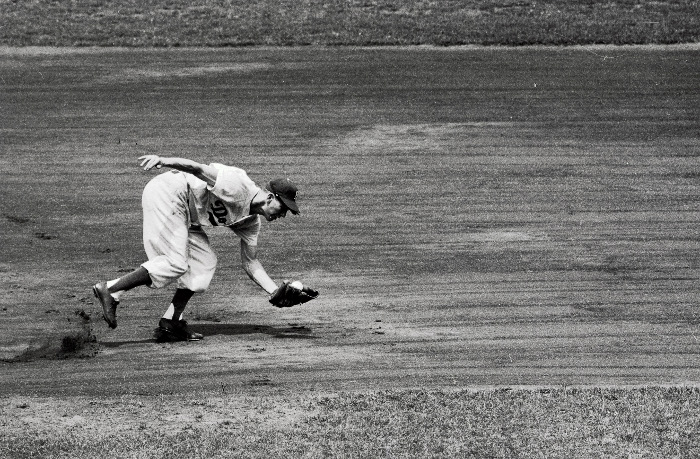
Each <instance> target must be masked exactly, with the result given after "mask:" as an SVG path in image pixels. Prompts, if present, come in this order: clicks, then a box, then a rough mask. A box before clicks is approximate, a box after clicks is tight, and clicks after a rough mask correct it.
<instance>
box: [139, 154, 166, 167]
mask: <svg viewBox="0 0 700 459" xmlns="http://www.w3.org/2000/svg"><path fill="white" fill-rule="evenodd" d="M139 160H141V167H143V170H145V171H150V170H151V169H153V168H154V167H155V168H156V169H160V168H161V167H163V161H162V160H161V158H160V156H158V155H144V156H141V157H139Z"/></svg>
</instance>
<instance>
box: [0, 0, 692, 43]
mask: <svg viewBox="0 0 700 459" xmlns="http://www.w3.org/2000/svg"><path fill="white" fill-rule="evenodd" d="M0 18H2V28H0V44H4V45H13V46H26V45H34V46H146V47H148V46H247V45H280V46H290V45H312V44H313V45H332V46H348V45H353V46H367V45H422V44H429V45H439V46H451V45H465V44H476V45H515V46H518V45H532V44H549V45H579V44H601V43H607V44H617V45H621V44H642V43H655V44H663V43H695V42H698V41H699V40H700V19H699V18H700V6H698V2H697V1H694V0H672V1H671V0H663V1H653V2H652V1H627V0H625V1H608V0H588V1H571V0H546V1H528V0H524V1H502V0H501V1H494V0H474V1H456V0H442V1H436V2H429V1H424V0H410V1H400V2H399V1H388V0H352V1H346V0H306V1H289V0H285V1H278V0H262V1H255V2H251V1H243V0H195V1H191V0H158V1H149V2H146V3H143V2H134V1H133V0H117V1H106V0H79V1H62V2H57V1H52V0H27V1H11V0H4V1H1V2H0Z"/></svg>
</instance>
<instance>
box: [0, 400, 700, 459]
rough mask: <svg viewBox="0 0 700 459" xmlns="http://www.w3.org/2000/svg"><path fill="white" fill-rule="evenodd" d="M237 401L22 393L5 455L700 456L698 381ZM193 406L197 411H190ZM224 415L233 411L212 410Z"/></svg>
mask: <svg viewBox="0 0 700 459" xmlns="http://www.w3.org/2000/svg"><path fill="white" fill-rule="evenodd" d="M232 399H235V397H232ZM232 399H224V398H218V397H215V398H202V399H197V400H189V401H184V402H177V401H175V402H173V401H172V400H168V399H167V398H153V397H152V398H138V397H132V398H129V399H128V400H121V401H119V402H115V401H110V400H102V399H100V400H99V401H85V403H84V404H83V406H82V407H81V406H80V405H73V407H74V409H75V410H77V411H76V412H72V413H64V414H63V415H61V416H62V418H63V419H64V422H63V423H61V422H60V416H59V414H60V413H61V410H60V409H57V410H54V412H55V413H56V415H55V416H56V417H59V419H51V418H49V419H45V420H44V422H43V423H36V422H34V423H32V422H31V419H32V416H33V415H34V414H33V413H31V412H32V410H34V411H35V412H38V411H40V410H43V411H44V412H45V413H46V412H49V411H51V409H50V408H47V407H46V406H42V405H41V403H42V402H41V401H35V400H32V399H27V400H24V401H19V400H13V401H12V405H11V406H7V405H8V403H7V402H6V403H5V407H4V408H5V409H3V410H2V411H1V412H0V413H2V414H0V422H1V423H2V425H3V431H2V433H1V434H0V456H2V457H13V458H23V457H52V458H68V457H71V458H73V457H190V458H197V457H202V458H204V457H217V458H226V457H246V458H254V457H260V458H262V457H265V458H269V457H411V458H413V457H478V458H484V457H497V458H514V457H548V458H563V457H576V458H579V457H586V458H591V457H601V458H602V457H605V458H611V457H635V458H664V459H666V458H675V457H683V458H685V457H698V455H700V439H699V437H698V434H699V433H700V414H699V413H700V390H698V389H697V388H689V387H654V388H631V389H630V388H628V389H602V388H595V389H574V388H551V389H546V388H544V389H496V390H478V391H474V390H459V391H440V390H438V391H427V390H402V391H388V392H371V393H340V394H338V395H333V396H314V397H311V398H305V399H300V400H296V401H290V400H276V401H275V400H272V399H270V398H268V397H262V398H257V397H252V398H251V397H248V398H246V399H245V400H238V401H232ZM0 403H2V402H1V401H0ZM232 403H235V404H236V407H234V406H232V405H231V404H232ZM181 411H182V412H187V413H190V418H188V419H186V418H181V417H178V416H179V413H180V412H181ZM216 413H220V414H223V417H219V418H214V417H212V416H213V414H216ZM76 419H77V421H76ZM155 420H157V421H158V423H157V426H156V427H153V426H152V425H151V424H150V422H151V421H155ZM110 421H113V422H114V424H113V425H112V426H111V428H110V427H109V423H110Z"/></svg>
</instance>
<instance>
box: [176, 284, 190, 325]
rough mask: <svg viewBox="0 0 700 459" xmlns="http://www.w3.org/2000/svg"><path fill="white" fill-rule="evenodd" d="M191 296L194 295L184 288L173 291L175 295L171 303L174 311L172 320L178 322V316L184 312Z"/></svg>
mask: <svg viewBox="0 0 700 459" xmlns="http://www.w3.org/2000/svg"><path fill="white" fill-rule="evenodd" d="M192 295H194V292H193V291H192V290H188V289H186V288H179V289H177V290H175V295H173V301H172V304H173V308H174V309H175V312H174V314H173V319H174V320H178V319H179V318H180V315H181V314H182V313H183V312H184V311H185V307H186V306H187V302H188V301H190V298H192Z"/></svg>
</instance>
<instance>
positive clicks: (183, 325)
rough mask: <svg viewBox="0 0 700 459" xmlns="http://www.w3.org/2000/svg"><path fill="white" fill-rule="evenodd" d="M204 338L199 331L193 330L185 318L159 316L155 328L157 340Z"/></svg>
mask: <svg viewBox="0 0 700 459" xmlns="http://www.w3.org/2000/svg"><path fill="white" fill-rule="evenodd" d="M203 338H204V335H202V334H201V333H197V332H193V331H192V330H190V328H189V327H188V326H187V321H185V320H170V319H166V318H164V317H163V318H161V319H160V321H159V322H158V328H156V339H157V340H158V341H199V340H201V339H203Z"/></svg>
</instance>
